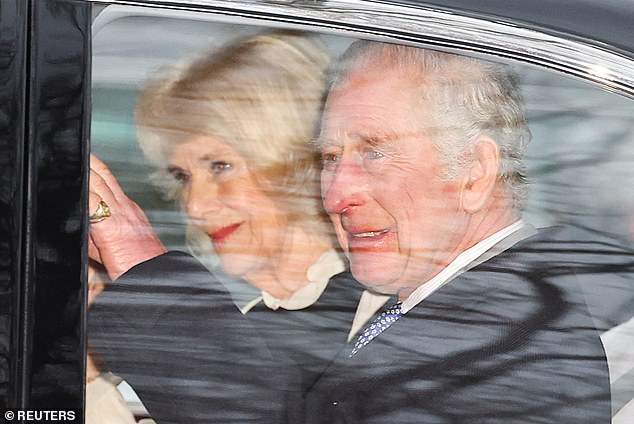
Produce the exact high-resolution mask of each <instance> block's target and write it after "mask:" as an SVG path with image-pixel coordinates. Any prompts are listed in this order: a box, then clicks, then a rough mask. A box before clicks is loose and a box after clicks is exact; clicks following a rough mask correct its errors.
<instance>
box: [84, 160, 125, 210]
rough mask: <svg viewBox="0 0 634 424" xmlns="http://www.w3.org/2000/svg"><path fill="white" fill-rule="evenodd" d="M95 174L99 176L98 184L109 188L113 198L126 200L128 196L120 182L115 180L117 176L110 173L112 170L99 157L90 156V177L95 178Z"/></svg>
mask: <svg viewBox="0 0 634 424" xmlns="http://www.w3.org/2000/svg"><path fill="white" fill-rule="evenodd" d="M93 174H96V175H97V176H99V179H98V180H97V181H98V184H99V185H100V186H101V185H102V184H103V185H105V186H107V187H108V189H109V190H110V192H111V193H112V196H113V197H114V198H115V199H122V198H125V197H126V195H125V193H124V192H123V189H122V188H121V186H120V185H119V182H118V181H117V179H116V178H115V176H114V175H113V174H112V172H111V171H110V168H108V166H107V165H106V164H105V163H104V162H103V161H102V160H101V159H99V158H98V157H97V156H95V155H93V154H91V155H90V177H91V179H92V178H93Z"/></svg>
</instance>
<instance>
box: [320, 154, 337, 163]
mask: <svg viewBox="0 0 634 424" xmlns="http://www.w3.org/2000/svg"><path fill="white" fill-rule="evenodd" d="M338 159H339V156H337V154H336V153H324V154H322V155H321V160H322V161H323V162H324V163H334V162H337V160H338Z"/></svg>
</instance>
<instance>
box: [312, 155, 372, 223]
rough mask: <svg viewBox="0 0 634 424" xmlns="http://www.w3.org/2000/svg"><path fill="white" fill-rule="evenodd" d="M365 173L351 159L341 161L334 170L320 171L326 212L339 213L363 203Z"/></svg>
mask: <svg viewBox="0 0 634 424" xmlns="http://www.w3.org/2000/svg"><path fill="white" fill-rule="evenodd" d="M365 188H366V182H365V174H364V171H363V168H362V167H361V166H360V165H359V164H356V163H354V162H353V161H351V160H346V161H342V162H341V163H340V164H339V165H338V166H337V168H336V169H335V170H333V171H324V172H322V194H323V198H324V207H325V208H326V211H327V212H328V213H336V214H341V213H345V212H346V211H348V210H350V209H351V208H354V207H356V206H361V205H363V204H364V196H365Z"/></svg>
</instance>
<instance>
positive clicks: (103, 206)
mask: <svg viewBox="0 0 634 424" xmlns="http://www.w3.org/2000/svg"><path fill="white" fill-rule="evenodd" d="M111 215H112V213H111V212H110V207H109V206H108V204H107V203H106V202H104V201H103V200H102V201H100V202H99V205H98V206H97V210H96V211H95V213H93V214H92V215H90V216H89V217H88V220H89V221H90V223H91V224H96V223H97V222H101V221H103V220H104V219H106V218H108V217H110V216H111Z"/></svg>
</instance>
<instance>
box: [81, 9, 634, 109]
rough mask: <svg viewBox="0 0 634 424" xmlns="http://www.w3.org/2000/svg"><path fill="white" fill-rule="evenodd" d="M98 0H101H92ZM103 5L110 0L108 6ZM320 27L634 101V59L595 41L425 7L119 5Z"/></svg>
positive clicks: (326, 30)
mask: <svg viewBox="0 0 634 424" xmlns="http://www.w3.org/2000/svg"><path fill="white" fill-rule="evenodd" d="M88 1H95V2H97V1H99V0H88ZM102 3H103V2H102ZM108 3H110V4H118V5H129V6H152V7H161V8H165V9H172V10H182V11H199V12H208V13H211V15H210V17H211V16H216V17H225V18H231V17H235V18H250V19H255V20H256V21H261V20H266V21H269V22H279V23H283V24H285V25H290V26H291V27H295V28H298V29H305V30H310V29H313V30H315V29H316V28H319V29H320V30H322V31H325V32H328V33H339V34H342V35H346V36H353V37H354V36H356V37H363V38H372V39H377V40H382V41H394V42H400V43H405V44H413V45H425V46H429V47H438V48H443V49H445V50H450V51H454V52H461V53H465V52H466V53H469V54H475V55H480V56H483V57H487V56H491V55H493V56H495V57H496V58H503V59H509V60H511V61H519V62H521V63H528V64H531V65H536V66H539V67H542V68H547V69H551V70H555V71H557V72H560V73H563V74H568V75H572V76H575V77H578V78H581V79H583V80H586V81H591V82H593V83H595V84H597V85H600V86H602V87H603V88H605V89H607V90H610V91H613V92H616V93H618V94H622V95H625V96H627V97H629V98H634V60H633V59H632V57H628V56H627V55H626V54H625V53H623V52H619V51H617V50H616V49H610V46H608V45H601V44H599V43H596V42H594V41H593V40H585V39H582V38H579V37H575V38H573V37H571V36H568V35H565V34H556V33H549V32H548V31H546V30H543V29H539V30H538V29H536V28H528V27H522V26H519V25H517V24H513V23H510V22H502V21H495V20H492V19H486V18H483V17H478V18H475V17H472V16H466V15H462V14H459V12H458V11H454V12H448V11H446V10H439V9H435V8H431V7H425V6H411V5H398V4H394V3H389V2H385V1H372V0H325V1H315V0H252V1H248V0H247V1H243V0H198V1H192V0H171V1H166V0H145V1H142V0H112V1H109V2H108Z"/></svg>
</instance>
